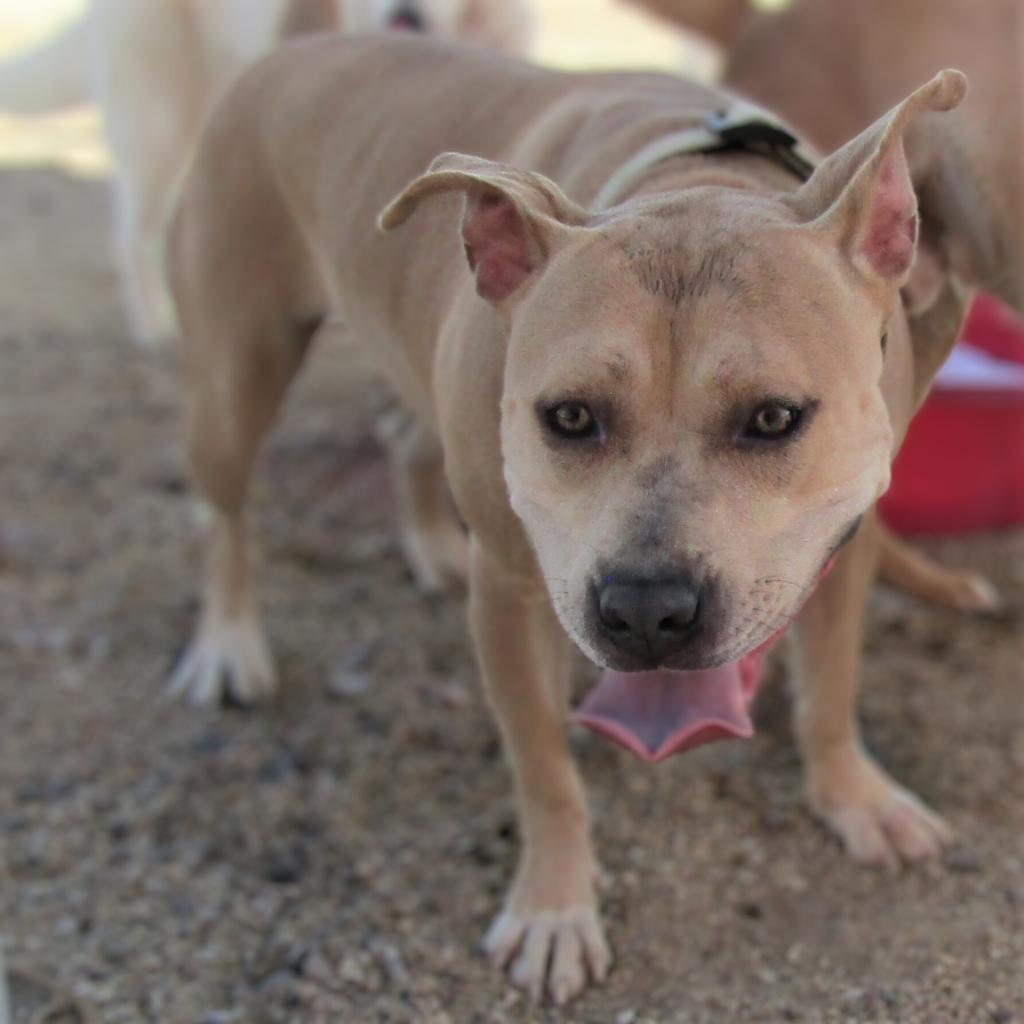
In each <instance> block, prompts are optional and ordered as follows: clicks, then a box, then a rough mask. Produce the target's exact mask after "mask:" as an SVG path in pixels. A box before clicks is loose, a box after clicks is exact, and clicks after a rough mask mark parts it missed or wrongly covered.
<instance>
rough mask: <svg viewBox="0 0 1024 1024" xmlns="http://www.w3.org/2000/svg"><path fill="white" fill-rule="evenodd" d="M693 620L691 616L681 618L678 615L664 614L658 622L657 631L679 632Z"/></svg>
mask: <svg viewBox="0 0 1024 1024" xmlns="http://www.w3.org/2000/svg"><path fill="white" fill-rule="evenodd" d="M692 621H693V618H692V616H691V618H689V619H683V617H682V616H680V615H666V616H665V618H663V619H662V620H661V621H660V622H659V623H658V632H659V633H681V632H682V631H683V630H684V629H686V627H687V626H689V624H690V623H691V622H692Z"/></svg>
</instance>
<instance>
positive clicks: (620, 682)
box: [573, 552, 836, 762]
mask: <svg viewBox="0 0 1024 1024" xmlns="http://www.w3.org/2000/svg"><path fill="white" fill-rule="evenodd" d="M835 560H836V553H835V552H832V553H830V555H829V557H828V559H827V561H826V562H825V565H824V566H823V567H822V570H821V574H820V576H819V578H818V579H819V582H820V581H821V579H822V578H824V577H825V576H826V575H827V574H828V573H829V571H830V570H831V569H832V566H833V565H834V564H835ZM787 628H788V627H785V626H784V627H783V628H782V629H780V630H779V631H778V632H777V633H775V634H774V635H773V636H771V637H769V638H768V639H767V640H766V641H765V642H764V643H762V644H761V645H760V646H759V647H756V648H755V649H753V650H752V651H750V652H748V653H747V654H745V655H743V656H742V657H740V658H737V659H736V660H735V661H730V662H727V663H726V664H724V665H718V666H716V667H714V668H706V669H692V670H686V671H682V670H678V669H656V670H654V671H652V672H616V671H614V670H612V669H607V670H605V671H604V672H603V673H602V675H601V679H600V681H599V682H598V683H597V685H596V686H595V687H594V688H593V689H592V690H591V691H590V693H588V694H587V696H586V698H585V699H584V700H583V702H582V703H581V704H580V705H579V707H578V708H577V709H576V710H575V712H574V713H573V720H574V721H576V722H579V723H580V725H585V726H587V728H589V729H593V730H594V731H595V732H597V733H600V734H601V735H602V736H605V737H606V738H607V739H610V740H612V741H613V742H614V743H618V744H619V746H622V747H625V748H626V750H629V751H631V752H632V753H634V754H636V755H637V757H639V758H641V759H642V760H644V761H650V762H658V761H664V760H665V758H667V757H671V756H672V755H673V754H681V753H683V751H686V750H692V749H693V748H694V747H699V746H702V745H703V744H705V743H714V742H715V741H717V740H729V739H750V737H751V736H753V735H754V723H753V720H752V719H751V717H750V708H751V705H752V704H753V702H754V698H755V697H756V696H757V691H758V688H759V687H760V684H761V676H762V669H763V666H764V659H765V657H766V656H767V654H768V652H769V651H770V650H771V649H772V648H773V647H774V646H775V644H776V643H778V641H779V640H780V639H781V638H782V637H783V636H784V635H785V633H786V631H787Z"/></svg>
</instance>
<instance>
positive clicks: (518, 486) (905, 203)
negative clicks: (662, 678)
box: [384, 73, 963, 671]
mask: <svg viewBox="0 0 1024 1024" xmlns="http://www.w3.org/2000/svg"><path fill="white" fill-rule="evenodd" d="M962 92H963V80H962V76H956V75H955V74H954V75H950V74H948V73H947V74H946V75H945V76H940V77H939V78H937V79H936V80H934V81H933V82H932V83H931V84H930V85H929V86H926V87H925V88H924V89H922V90H919V91H918V93H915V94H914V96H912V97H911V98H910V99H908V100H907V101H905V103H904V104H902V105H901V106H900V107H898V108H896V110H895V111H893V112H892V113H891V114H890V115H888V117H887V118H885V119H883V120H882V121H880V122H879V123H878V124H877V125H876V126H874V127H873V128H872V129H869V130H868V131H867V132H865V133H864V135H862V136H859V137H858V138H857V139H855V140H854V141H853V142H852V143H850V144H849V146H847V147H844V149H843V150H841V151H840V152H839V153H837V154H836V155H835V156H833V157H832V158H830V159H829V160H828V161H826V163H825V164H823V166H822V167H821V168H820V169H819V171H818V172H817V173H816V174H815V175H814V177H813V178H812V180H811V181H810V182H809V183H808V184H807V185H806V186H804V188H803V189H801V190H799V191H798V192H796V193H794V194H792V195H775V196H771V195H758V194H756V193H751V192H750V191H746V190H739V189H735V188H725V187H713V186H706V187H700V188H691V189H687V190H685V191H683V192H676V193H669V194H664V195H660V196H655V197H652V198H649V199H642V200H637V201H635V202H634V203H630V204H627V205H625V206H623V207H619V208H618V209H616V210H614V211H612V212H611V213H610V214H607V215H603V216H598V217H591V216H590V215H588V214H587V213H586V212H585V211H583V210H580V209H579V208H578V207H575V206H574V205H573V204H572V203H571V202H570V201H569V200H567V199H566V198H565V197H564V196H563V195H562V194H561V193H560V192H559V191H558V190H557V188H556V187H555V186H554V185H553V184H552V183H551V182H549V181H547V180H546V179H543V178H541V177H539V176H538V175H530V174H524V173H523V172H518V171H515V170H514V169H512V168H507V167H500V166H498V165H493V164H488V163H487V162H484V161H478V160H473V159H472V158H464V157H443V158H441V159H440V160H439V161H438V162H437V163H436V164H435V168H434V169H433V171H432V173H431V174H428V175H427V176H425V177H424V178H422V179H419V181H418V182H417V183H414V184H413V185H412V186H411V187H410V189H408V190H407V191H406V193H404V194H403V196H402V197H400V198H399V200H397V201H396V203H395V204H394V205H393V206H392V207H391V208H390V209H389V210H388V211H386V212H385V214H384V223H385V225H386V226H390V225H392V224H397V223H400V222H401V221H402V220H404V218H405V217H406V216H408V214H409V212H410V211H411V209H412V208H413V207H414V206H415V204H416V203H417V202H418V201H419V199H420V197H421V196H422V195H423V194H427V193H429V192H430V191H438V190H441V191H444V190H453V189H461V190H464V191H466V192H467V196H468V199H467V205H466V210H465V216H464V220H463V226H462V234H463V241H464V244H465V247H466V252H467V256H468V260H469V263H470V266H471V268H472V269H473V271H474V273H475V275H476V283H477V291H478V292H479V293H480V294H481V295H482V296H483V297H484V298H486V299H488V300H489V301H490V302H492V303H493V304H494V305H496V306H497V307H498V308H499V309H500V310H501V311H502V312H503V313H504V314H505V315H506V316H507V317H508V320H509V326H510V330H509V342H508V350H507V359H506V366H505V375H504V394H503V398H502V408H501V451H502V457H503V460H504V475H505V481H506V483H507V486H508V492H509V497H510V500H511V504H512V507H513V509H514V511H515V513H516V514H517V516H518V517H519V519H520V520H521V521H522V523H523V525H524V527H525V529H526V532H527V534H528V535H529V538H530V540H531V542H532V544H533V547H534V550H535V552H536V555H537V560H538V564H539V567H540V570H541V572H542V573H543V575H544V578H545V580H546V583H547V587H548V590H549V593H550V595H551V599H552V602H553V604H554V607H555V608H556V610H557V612H558V615H559V618H560V619H561V621H562V624H563V625H564V627H565V628H566V630H567V632H568V633H569V634H570V636H571V637H572V638H573V639H574V640H575V641H576V643H577V644H578V646H579V647H580V648H581V649H582V650H583V651H584V652H585V653H587V654H588V655H589V656H590V657H591V658H592V659H593V660H594V661H596V662H598V663H599V664H601V665H604V666H606V667H610V668H615V669H619V670H625V671H639V670H645V669H651V668H655V667H659V666H665V667H669V668H683V669H690V668H704V667H710V666H712V665H717V664H722V663H724V662H727V661H732V660H734V659H735V658H737V657H739V656H741V655H743V654H745V653H746V652H748V651H750V650H752V649H753V648H755V647H757V646H758V645H760V644H761V643H762V642H764V641H766V640H768V639H769V638H770V637H771V636H772V635H773V634H774V633H776V632H777V631H778V630H779V629H781V628H782V627H783V626H785V625H786V623H787V622H788V621H789V620H790V619H791V618H792V617H793V616H795V615H796V613H797V612H798V611H799V609H800V607H801V605H802V604H803V602H804V600H805V598H806V597H807V596H808V594H809V592H810V591H811V589H812V588H813V587H814V586H815V584H816V583H817V581H818V579H819V578H820V575H821V573H822V572H823V570H824V568H825V567H826V565H827V563H828V562H829V560H830V558H831V557H832V555H833V554H835V552H836V551H837V550H838V549H839V548H840V547H841V545H842V543H843V542H844V540H846V539H848V538H849V536H851V535H852V532H853V531H855V529H856V526H857V523H858V521H859V519H860V517H861V516H862V515H863V513H864V512H865V511H866V510H867V509H869V508H870V506H871V505H872V504H873V503H874V501H875V500H876V499H877V498H878V497H879V496H880V495H881V494H882V492H883V491H884V490H885V489H886V487H887V485H888V482H889V466H890V462H891V459H892V456H893V452H894V448H895V444H896V435H897V429H895V428H894V423H893V420H892V417H891V415H890V409H889V407H888V405H887V401H886V397H885V393H884V390H883V374H884V369H885V358H886V355H885V350H886V347H887V341H889V340H891V341H892V342H894V343H895V347H896V348H898V349H899V350H900V352H901V353H902V354H904V355H905V354H906V351H907V344H908V341H907V326H906V318H905V316H904V314H903V311H902V307H901V306H900V302H899V289H900V288H901V287H902V286H903V285H904V284H906V283H907V281H908V278H909V275H910V270H911V266H912V264H913V261H914V256H915V246H916V235H917V220H916V200H915V196H914V191H913V187H912V185H911V182H910V177H909V172H908V169H907V165H906V161H905V158H904V154H903V147H902V141H901V137H902V131H903V129H904V127H905V125H906V123H907V121H908V120H909V119H910V117H911V116H912V115H913V114H914V113H915V112H916V111H917V110H919V109H946V108H948V107H949V106H952V105H955V103H956V102H957V101H958V100H959V97H960V96H961V95H962Z"/></svg>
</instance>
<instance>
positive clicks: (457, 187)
mask: <svg viewBox="0 0 1024 1024" xmlns="http://www.w3.org/2000/svg"><path fill="white" fill-rule="evenodd" d="M444 192H460V193H462V195H463V196H464V197H465V204H464V206H463V212H462V241H463V245H464V247H465V250H466V259H467V260H468V261H469V266H470V269H471V270H472V271H473V272H474V274H475V275H476V290H477V292H478V293H479V294H480V295H481V296H482V297H483V298H485V299H487V301H488V302H491V303H492V304H494V305H496V306H502V305H505V304H506V303H507V302H508V301H510V300H511V299H512V298H513V296H515V295H517V294H519V292H520V290H521V289H522V288H523V287H524V286H525V285H526V284H527V282H528V281H529V280H530V279H531V278H532V277H533V276H534V275H535V273H536V271H538V270H539V269H540V268H541V267H542V266H543V265H544V264H545V263H546V262H547V260H548V257H549V256H550V255H551V253H552V251H553V250H554V249H555V248H557V246H558V245H559V244H560V243H561V242H563V241H564V240H565V239H566V238H567V237H568V235H569V233H570V232H571V231H572V229H573V228H576V227H580V226H581V225H583V224H584V223H586V221H587V217H588V214H587V212H586V211H585V210H584V209H583V208H582V207H580V206H577V205H576V204H575V203H574V202H572V200H570V199H568V198H567V197H566V196H565V195H564V194H563V193H562V191H561V190H560V189H559V188H558V186H557V185H556V184H555V183H554V182H552V181H550V180H549V179H547V178H545V177H544V176H543V175H541V174H534V173H531V172H527V171H520V170H517V169H516V168H514V167H509V166H508V165H506V164H498V163H493V162H491V161H490V160H482V159H480V158H478V157H473V156H463V155H462V154H460V153H445V154H443V155H442V156H439V157H438V158H437V159H436V160H435V161H434V162H433V163H432V164H431V165H430V169H429V170H428V171H427V173H426V174H423V175H421V176H420V177H419V178H416V180H415V181H413V182H411V183H410V184H409V185H408V186H407V187H406V189H405V190H404V191H403V192H402V193H401V195H399V196H398V197H397V198H396V199H394V200H393V201H392V202H391V203H390V204H389V205H388V206H387V207H386V208H385V209H384V211H383V212H382V213H381V215H380V217H379V218H378V221H377V223H378V226H379V227H380V228H381V230H382V231H390V230H392V229H393V228H397V227H399V226H400V225H402V224H404V223H405V222H406V221H407V220H408V219H409V217H411V216H412V214H413V212H414V211H415V209H416V207H417V206H419V204H420V202H421V201H422V200H424V199H426V198H428V197H429V196H433V195H437V194H439V193H444Z"/></svg>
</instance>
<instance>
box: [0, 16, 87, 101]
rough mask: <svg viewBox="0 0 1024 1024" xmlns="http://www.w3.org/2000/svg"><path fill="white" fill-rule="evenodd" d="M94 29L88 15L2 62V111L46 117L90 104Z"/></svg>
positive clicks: (0, 78) (0, 71) (0, 82)
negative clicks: (91, 55) (59, 111)
mask: <svg viewBox="0 0 1024 1024" xmlns="http://www.w3.org/2000/svg"><path fill="white" fill-rule="evenodd" d="M92 29H93V26H92V22H91V19H90V18H89V15H88V14H85V15H83V16H82V17H81V18H79V19H78V20H77V21H73V22H71V24H69V25H67V26H66V27H65V28H64V29H63V30H62V31H61V32H60V33H59V34H58V35H56V36H53V37H51V38H50V39H47V40H46V41H45V42H43V43H41V44H40V45H39V46H36V47H33V48H32V49H30V50H27V51H25V52H23V53H18V54H15V55H14V56H13V57H11V58H9V59H8V60H5V61H0V110H3V111H5V112H7V113H12V114H25V115H33V114H47V113H51V112H53V111H57V110H66V109H68V108H69V107H76V106H81V105H83V104H86V103H89V102H90V100H91V98H92V97H91V88H90V78H91V68H90V64H91V61H90V51H91V48H92Z"/></svg>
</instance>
